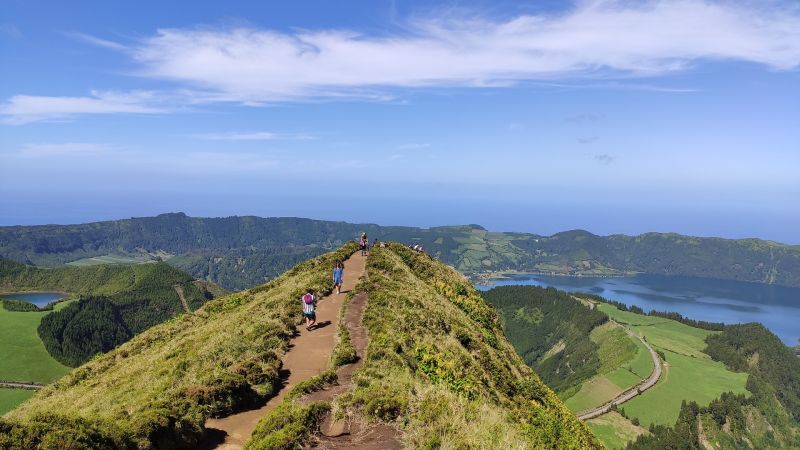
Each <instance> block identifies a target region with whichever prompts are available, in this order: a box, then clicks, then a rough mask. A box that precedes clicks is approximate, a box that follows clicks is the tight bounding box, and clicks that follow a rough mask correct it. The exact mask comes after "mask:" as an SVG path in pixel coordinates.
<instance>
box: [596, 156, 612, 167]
mask: <svg viewBox="0 0 800 450" xmlns="http://www.w3.org/2000/svg"><path fill="white" fill-rule="evenodd" d="M615 159H616V158H615V157H614V156H613V155H609V154H608V153H603V154H600V155H594V160H595V161H597V162H598V163H600V164H603V165H606V166H607V165H609V164H611V163H612V162H614V160H615Z"/></svg>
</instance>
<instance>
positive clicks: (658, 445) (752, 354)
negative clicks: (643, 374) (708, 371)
mask: <svg viewBox="0 0 800 450" xmlns="http://www.w3.org/2000/svg"><path fill="white" fill-rule="evenodd" d="M706 341H707V343H708V347H707V348H706V352H707V353H708V354H710V355H712V356H713V357H714V358H715V359H719V360H721V361H724V362H725V364H726V365H728V367H730V368H732V369H735V370H743V371H746V372H747V374H749V377H748V379H747V390H748V391H749V393H750V394H751V395H749V396H745V395H733V394H729V393H725V394H722V395H721V396H720V397H719V398H718V399H715V400H714V401H712V402H710V404H709V405H708V406H705V407H703V406H698V405H697V404H696V403H694V402H690V403H684V404H683V405H682V406H681V412H680V415H679V416H678V419H677V420H676V421H675V422H674V425H673V426H672V427H668V426H664V425H660V426H655V427H652V428H651V431H652V433H653V435H652V436H651V437H640V438H638V439H637V440H636V441H635V442H633V443H631V445H630V446H629V448H631V449H642V450H649V449H654V450H656V449H659V450H660V449H669V448H676V447H675V444H677V443H681V444H682V445H684V448H699V447H700V445H704V446H706V447H711V448H725V449H728V448H731V449H745V448H759V449H762V448H763V449H779V448H798V447H800V422H798V415H797V413H798V411H797V406H798V403H797V398H798V395H797V394H798V390H800V360H798V359H797V358H796V357H794V355H793V354H792V350H791V349H789V348H788V347H786V346H785V345H783V343H782V342H781V341H780V339H778V337H777V336H775V335H774V334H772V333H770V332H769V330H767V329H766V328H764V327H763V326H761V325H759V324H755V323H750V324H743V325H726V326H725V329H724V330H723V331H722V333H719V334H712V335H710V336H708V338H707V339H706ZM698 378H700V377H698Z"/></svg>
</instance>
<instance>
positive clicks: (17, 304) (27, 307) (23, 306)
mask: <svg viewBox="0 0 800 450" xmlns="http://www.w3.org/2000/svg"><path fill="white" fill-rule="evenodd" d="M0 306H2V307H3V309H5V310H6V311H15V312H38V311H42V309H40V308H39V307H38V306H36V305H34V304H33V303H31V302H25V301H22V300H6V299H3V300H2V301H0ZM47 309H49V310H52V309H53V308H47Z"/></svg>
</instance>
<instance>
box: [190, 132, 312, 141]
mask: <svg viewBox="0 0 800 450" xmlns="http://www.w3.org/2000/svg"><path fill="white" fill-rule="evenodd" d="M193 137H195V138H197V139H207V140H211V141H272V140H291V141H309V140H313V139H316V137H314V136H312V135H309V134H285V133H273V132H271V131H251V132H232V133H210V134H198V135H194V136H193Z"/></svg>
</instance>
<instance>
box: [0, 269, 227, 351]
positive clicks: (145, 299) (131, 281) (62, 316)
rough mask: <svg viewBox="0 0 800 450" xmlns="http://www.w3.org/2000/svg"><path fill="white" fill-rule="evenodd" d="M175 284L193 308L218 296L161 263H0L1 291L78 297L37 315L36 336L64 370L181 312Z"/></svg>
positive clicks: (212, 288) (178, 271) (205, 284)
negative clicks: (53, 292) (53, 265)
mask: <svg viewBox="0 0 800 450" xmlns="http://www.w3.org/2000/svg"><path fill="white" fill-rule="evenodd" d="M176 286H177V287H180V289H182V292H183V294H184V297H185V299H186V301H187V304H188V306H189V307H190V308H194V309H196V308H199V307H200V306H202V305H203V304H204V303H205V302H206V301H208V300H209V299H211V298H213V297H214V295H218V294H219V293H220V292H219V289H218V288H216V287H214V286H211V285H210V284H209V283H205V282H202V283H195V282H193V281H192V277H191V276H189V275H187V274H186V273H184V272H181V271H180V270H177V269H175V268H173V267H171V266H169V265H167V264H165V263H163V262H162V263H152V264H140V265H135V266H121V265H111V266H88V267H60V268H56V269H40V268H37V267H30V266H25V265H22V264H18V263H14V262H11V261H5V260H0V287H2V288H4V289H8V290H19V291H22V290H47V289H49V290H59V291H68V292H70V293H71V294H80V295H81V296H82V297H83V298H82V299H81V300H80V301H78V302H73V303H71V304H70V305H69V306H67V307H65V308H58V310H57V311H56V312H54V313H53V314H48V315H46V316H44V317H40V318H41V324H40V325H39V327H38V332H39V336H40V337H41V339H42V341H43V342H44V345H45V348H46V349H47V351H48V352H49V353H50V354H51V355H52V356H53V357H54V358H55V359H57V360H58V361H60V362H61V363H62V364H65V365H68V366H76V365H78V364H81V363H82V362H84V361H86V360H88V359H89V358H91V357H92V356H94V355H95V354H97V353H101V352H105V351H108V350H110V349H112V348H114V347H116V346H117V345H119V344H121V343H123V342H125V341H127V340H128V339H130V338H131V336H133V335H135V334H137V333H139V332H141V331H142V330H144V329H146V328H149V327H151V326H153V325H155V324H157V323H160V322H163V321H164V320H167V319H169V318H170V317H173V316H175V315H176V314H179V313H181V312H183V306H182V304H181V301H180V298H179V297H178V293H177V292H176ZM16 303H20V302H9V301H4V304H6V305H9V304H10V305H11V306H12V308H14V307H16V306H17V305H16ZM21 303H24V302H21ZM21 306H23V307H24V305H21ZM19 309H21V308H20V307H17V310H19Z"/></svg>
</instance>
